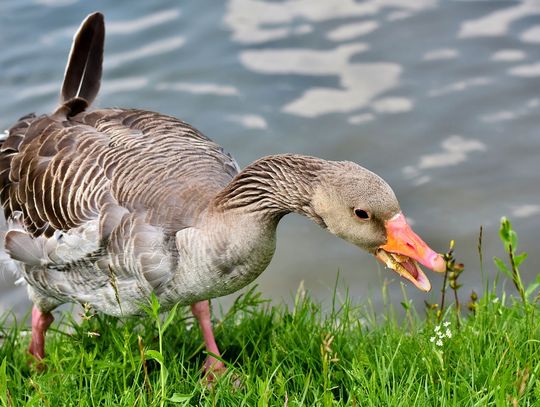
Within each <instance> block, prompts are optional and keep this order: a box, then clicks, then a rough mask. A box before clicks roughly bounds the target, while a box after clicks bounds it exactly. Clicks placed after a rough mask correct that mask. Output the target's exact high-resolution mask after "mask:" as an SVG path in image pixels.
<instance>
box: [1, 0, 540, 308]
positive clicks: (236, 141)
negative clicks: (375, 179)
mask: <svg viewBox="0 0 540 407" xmlns="http://www.w3.org/2000/svg"><path fill="white" fill-rule="evenodd" d="M95 10H100V11H103V12H104V13H105V16H106V24H107V38H106V52H105V71H104V80H103V83H102V90H101V93H100V96H99V99H98V100H97V103H96V105H98V106H101V107H107V106H120V107H138V108H144V109H148V110H155V111H159V112H162V113H167V114H171V115H174V116H177V117H179V118H181V119H183V120H186V121H188V122H190V123H191V124H193V125H195V126H196V127H197V128H199V129H200V130H201V131H203V132H204V133H205V134H206V135H208V136H209V137H211V138H212V139H214V140H216V141H217V142H219V143H220V144H221V145H223V146H224V147H225V148H226V149H227V150H228V151H230V152H231V153H232V154H233V155H234V156H235V157H236V159H237V160H238V162H239V163H240V165H241V166H245V165H246V164H248V163H249V162H251V161H253V160H255V159H257V158H258V157H261V156H263V155H267V154H273V153H283V152H296V153H302V154H310V155H315V156H320V157H323V158H327V159H331V160H351V161H356V162H358V163H359V164H361V165H363V166H365V167H368V168H369V169H371V170H373V171H375V172H377V173H378V174H380V175H381V176H383V178H385V179H386V180H387V181H388V182H389V183H390V184H391V185H392V186H393V188H394V189H395V192H396V194H397V196H398V198H399V199H400V202H401V206H402V209H403V211H404V213H405V214H406V215H407V216H408V217H409V219H410V220H411V222H412V224H413V225H414V229H415V230H416V232H417V233H418V234H420V235H421V236H422V237H423V238H424V240H425V241H427V242H428V243H429V244H430V245H431V246H432V247H433V248H434V249H435V250H438V251H444V250H446V248H447V246H448V242H449V241H450V240H451V239H455V240H456V253H457V257H458V258H459V259H460V260H461V261H463V262H465V265H466V269H465V273H464V275H463V277H462V279H463V283H464V284H465V288H464V294H468V293H469V292H470V289H472V288H476V289H477V290H478V289H479V288H480V287H481V277H480V271H479V270H480V268H479V261H478V255H477V238H478V231H479V227H480V225H483V227H484V259H485V270H486V271H487V272H492V271H493V269H494V267H493V265H492V260H491V258H492V257H493V256H495V255H497V256H502V255H503V253H502V251H501V245H500V243H499V241H498V237H497V230H498V224H499V219H500V217H501V216H503V215H507V216H509V217H510V218H511V219H512V220H513V223H514V226H515V229H516V230H517V231H518V233H519V236H520V249H522V250H526V251H528V252H530V258H529V259H528V260H527V262H526V263H525V265H524V266H523V270H524V273H525V280H526V281H530V280H532V279H533V278H534V277H535V276H536V274H537V273H538V271H539V266H540V258H539V256H538V249H539V243H538V242H539V236H540V221H539V219H540V177H539V174H540V171H539V167H540V165H539V161H540V135H539V134H538V131H539V129H540V115H539V113H540V92H539V91H540V3H535V2H530V3H527V2H509V1H447V2H442V3H437V2H434V1H430V0H415V1H397V0H371V1H365V2H354V1H352V0H332V1H330V0H317V1H315V0H289V1H254V0H231V1H223V2H220V1H201V0H198V1H190V2H178V1H172V0H168V1H167V0H163V1H152V2H150V1H147V2H142V1H141V2H133V1H114V2H105V1H92V2H89V1H74V0H34V1H28V0H2V2H0V50H1V51H0V87H1V89H2V97H1V98H0V128H2V129H3V128H7V127H9V126H10V124H12V122H13V121H14V120H16V119H17V118H18V117H20V116H22V115H24V114H26V113H28V112H38V113H48V112H51V111H52V110H53V109H54V108H55V105H56V102H57V100H58V92H59V89H60V84H61V81H62V75H63V72H64V64H65V61H66V58H67V55H68V51H69V47H70V43H71V38H72V36H73V34H74V32H75V31H76V29H77V27H78V25H79V23H80V22H81V21H82V19H83V18H84V17H85V16H86V15H87V14H88V13H90V12H92V11H95ZM338 271H339V276H340V287H342V288H341V291H342V292H343V290H344V287H348V288H349V290H350V294H351V296H352V297H353V299H354V300H355V301H357V302H361V301H363V300H365V299H367V298H368V297H369V296H371V298H373V300H374V302H375V303H376V304H380V301H381V296H380V287H381V285H382V282H383V281H384V280H385V279H389V280H390V283H389V295H390V297H391V298H392V300H393V301H394V302H396V303H399V301H400V300H401V293H400V290H401V287H400V283H399V279H398V278H397V276H396V275H395V274H394V273H391V272H389V271H387V270H384V269H383V268H382V267H381V266H380V265H379V264H378V263H377V262H376V261H375V259H373V258H372V257H371V256H370V255H368V254H365V253H362V252H360V251H359V250H358V249H357V248H355V247H353V246H351V245H349V244H347V243H345V242H343V241H341V240H340V239H338V238H336V237H333V236H331V235H330V234H328V233H325V232H324V231H322V230H320V228H318V227H317V226H316V225H314V224H312V223H310V222H309V221H307V220H306V219H303V218H300V217H299V216H296V215H291V216H287V217H286V218H285V219H284V220H283V221H282V223H281V225H280V227H279V233H278V247H277V252H276V255H275V257H274V260H273V262H272V264H271V266H270V267H269V268H268V270H267V271H266V272H265V273H264V274H263V275H262V276H261V277H260V278H259V279H258V280H257V281H258V283H259V286H260V289H261V290H262V291H263V292H264V295H265V296H266V297H269V298H272V299H273V300H274V301H276V302H280V301H287V302H289V301H290V300H291V298H292V295H293V293H294V292H295V290H296V288H297V287H298V285H299V284H300V282H301V281H302V280H303V281H304V286H305V287H306V288H307V289H308V290H309V291H310V292H311V293H312V295H313V296H315V297H316V298H318V299H320V300H321V301H324V302H326V303H328V302H329V300H330V298H331V296H332V290H333V286H334V282H335V281H336V275H337V273H338ZM429 276H430V278H431V280H432V283H433V285H434V290H433V291H432V293H430V294H427V295H425V294H423V293H420V292H418V291H417V290H416V289H414V287H411V286H410V285H408V287H407V292H408V295H410V296H412V297H414V298H415V300H416V301H417V302H418V303H421V301H422V300H423V299H428V300H433V299H435V298H437V297H438V290H439V288H440V286H441V281H442V280H441V278H440V276H438V275H437V276H433V277H432V274H429ZM508 288H509V289H510V288H511V287H510V284H508ZM0 296H1V297H0V312H2V311H5V310H7V309H15V310H16V311H17V313H19V314H20V313H24V312H25V311H26V310H27V309H28V308H27V307H28V303H27V302H26V300H25V297H26V295H25V293H24V290H22V289H21V288H20V287H19V288H14V286H13V277H12V276H11V275H8V274H6V273H4V274H3V275H0ZM228 302H230V298H229V299H225V301H224V304H225V305H226V304H227V303H228Z"/></svg>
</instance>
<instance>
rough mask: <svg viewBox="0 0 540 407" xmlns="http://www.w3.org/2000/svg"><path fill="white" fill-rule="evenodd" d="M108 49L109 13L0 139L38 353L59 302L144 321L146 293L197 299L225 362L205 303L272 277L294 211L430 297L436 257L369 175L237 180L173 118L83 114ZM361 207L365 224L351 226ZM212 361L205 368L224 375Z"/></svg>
mask: <svg viewBox="0 0 540 407" xmlns="http://www.w3.org/2000/svg"><path fill="white" fill-rule="evenodd" d="M103 40H104V23H103V16H102V15H101V14H99V13H95V14H92V15H90V16H89V17H88V18H87V19H86V20H85V22H83V24H82V26H81V28H80V30H79V32H78V33H77V35H76V36H75V39H74V42H73V47H72V51H71V54H70V58H69V62H68V66H67V68H66V77H65V78H64V84H63V86H62V91H61V104H60V106H59V107H58V108H57V109H56V111H55V112H54V113H53V114H51V115H42V116H35V115H33V114H31V115H27V116H24V117H22V118H21V119H19V121H18V122H17V123H15V125H14V126H13V127H11V129H9V131H8V135H7V137H6V138H5V139H3V140H1V141H0V142H1V147H0V201H1V203H2V205H3V208H4V214H5V216H6V219H7V220H8V224H9V227H8V231H7V232H6V233H5V235H3V236H2V237H3V239H2V240H3V244H4V248H5V250H6V252H7V253H8V254H9V256H10V257H11V259H12V261H13V262H14V263H13V264H12V265H11V268H15V265H16V266H17V267H18V268H19V269H20V272H21V274H22V276H23V277H24V280H25V281H26V282H27V283H28V290H29V294H30V298H31V300H32V301H33V302H34V304H35V307H34V310H33V313H32V341H31V344H30V352H31V353H32V354H33V355H35V356H36V357H37V358H42V357H43V355H44V334H45V331H46V329H47V327H48V326H49V325H50V323H51V322H52V315H51V314H50V311H51V310H52V309H54V308H55V307H56V306H58V305H59V304H61V303H64V302H79V303H87V304H90V305H92V306H93V307H94V308H95V309H97V310H99V311H103V312H105V313H108V314H111V315H117V316H121V315H128V314H138V313H141V312H142V311H141V310H142V307H141V306H142V305H144V304H145V303H146V302H147V301H148V298H149V296H150V295H151V294H152V293H154V294H155V295H157V297H158V299H159V301H160V302H161V304H162V306H163V309H166V308H167V307H170V306H172V305H174V304H177V303H181V304H192V310H193V312H194V314H195V315H196V316H197V318H198V319H199V322H200V323H201V327H202V329H203V333H204V337H205V341H206V345H207V349H208V350H209V352H211V353H215V354H218V353H219V351H218V349H217V346H216V345H215V342H214V339H213V335H212V332H211V328H210V314H209V309H208V301H207V300H208V299H209V298H215V297H218V296H221V295H225V294H229V293H232V292H234V291H236V290H238V289H240V288H242V287H244V286H245V285H246V284H248V283H250V282H251V281H253V280H254V279H255V278H256V277H257V276H258V275H259V274H260V273H261V272H262V271H263V270H264V269H265V268H266V266H267V265H268V264H269V262H270V260H271V259H272V256H273V254H274V250H275V236H276V227H277V224H278V222H279V220H280V219H281V218H282V217H283V216H284V215H285V214H287V213H289V212H296V213H299V214H302V215H305V216H307V217H309V218H310V219H312V220H313V221H315V222H316V223H318V224H319V225H320V226H322V227H323V228H326V229H328V230H329V231H330V232H332V233H334V234H335V235H337V236H339V237H342V238H344V239H346V240H347V241H349V242H351V243H353V244H355V245H357V246H359V247H361V248H364V249H366V250H368V251H370V252H372V253H373V254H375V255H377V256H378V257H379V258H381V259H383V260H384V261H385V262H386V263H387V264H389V265H390V266H391V267H393V268H395V269H396V270H397V271H398V272H399V273H400V274H401V275H403V276H404V277H405V278H407V279H409V280H410V281H412V282H413V283H414V284H416V285H417V286H418V287H419V288H421V289H429V282H428V281H427V278H426V277H425V276H424V274H423V273H422V271H421V270H420V269H419V268H418V266H417V265H416V262H415V261H414V260H413V259H416V260H418V261H420V262H422V263H423V264H425V265H428V266H429V267H431V268H435V269H441V268H444V267H443V266H441V263H442V259H441V258H440V256H437V255H436V254H435V253H434V252H433V251H431V249H429V248H428V247H427V246H426V245H425V243H423V242H422V241H421V240H420V239H419V238H418V236H416V235H414V233H413V232H412V231H411V230H410V228H408V226H407V225H406V222H405V220H404V217H403V215H402V214H401V213H400V208H399V204H398V202H397V200H396V197H395V195H394V193H393V191H392V189H391V188H390V187H389V186H388V184H386V182H384V181H383V180H382V179H381V178H380V177H378V176H377V175H375V174H373V173H371V172H370V171H368V170H366V169H365V168H362V167H360V166H359V165H357V164H354V163H350V162H333V161H326V160H323V159H319V158H315V157H307V156H302V155H293V154H284V155H275V156H268V157H264V158H261V159H260V160H257V161H255V162H254V163H252V164H251V165H249V166H248V167H246V168H245V169H244V170H243V171H241V172H239V168H238V166H237V164H236V162H235V161H234V159H233V158H232V157H231V156H230V155H229V154H227V153H225V152H224V151H223V149H222V148H221V147H220V146H219V145H217V144H216V143H214V142H213V141H211V140H210V139H209V138H207V137H206V136H204V135H203V134H201V133H200V132H199V131H197V130H196V129H195V128H193V127H191V126H190V125H188V124H187V123H185V122H183V121H181V120H178V119H176V118H174V117H170V116H166V115H162V114H159V113H154V112H148V111H143V110H135V109H97V110H89V106H90V105H91V103H92V101H93V99H94V98H95V96H96V94H97V92H98V90H99V86H100V81H101V63H102V53H103ZM355 208H361V213H365V214H369V216H367V217H366V216H364V217H363V218H362V219H358V218H356V217H355V213H356V212H355ZM400 239H401V240H400ZM396 242H398V243H399V244H401V246H399V245H398V244H397V243H396ZM390 247H391V249H390ZM389 250H391V251H390V252H389ZM381 253H382V254H384V256H383V255H381ZM392 253H396V254H398V253H399V254H400V255H399V257H391V255H392ZM0 257H1V258H2V259H4V258H5V257H6V256H4V255H3V254H2V253H0ZM392 259H393V260H392ZM208 360H209V362H207V366H206V367H207V368H210V367H211V366H214V369H219V368H224V365H223V363H222V362H218V361H217V360H216V359H214V358H213V357H209V359H208Z"/></svg>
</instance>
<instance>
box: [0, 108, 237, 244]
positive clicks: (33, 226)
mask: <svg viewBox="0 0 540 407" xmlns="http://www.w3.org/2000/svg"><path fill="white" fill-rule="evenodd" d="M0 169H1V173H0V177H1V178H0V182H1V185H2V190H1V191H0V200H1V202H2V205H3V206H4V211H5V215H6V217H7V218H9V217H10V216H12V215H13V214H14V213H15V212H21V213H22V221H23V222H24V226H25V229H26V230H27V231H28V232H30V233H31V234H32V235H33V236H34V237H37V236H40V235H41V234H44V235H45V236H47V237H49V236H52V234H53V233H54V231H56V230H60V231H68V230H70V229H72V228H76V227H78V226H81V225H83V224H84V223H85V222H88V221H90V220H92V219H96V218H99V217H102V218H106V216H107V208H116V210H118V209H117V208H123V209H124V210H126V211H129V212H134V211H144V212H146V218H147V220H148V222H149V223H150V224H152V225H155V226H159V227H162V228H164V229H165V230H167V231H169V232H175V231H178V230H180V229H182V228H184V227H189V226H193V225H194V223H195V222H196V220H197V217H198V216H199V215H200V213H201V212H202V211H203V210H204V209H205V208H206V206H207V205H208V203H209V201H210V200H211V198H213V197H214V196H215V195H216V194H217V193H218V192H219V191H221V190H222V189H223V187H224V186H226V185H227V184H228V183H229V182H230V181H231V179H232V178H233V177H234V176H235V175H236V174H237V173H238V166H237V164H236V162H235V161H234V159H233V158H232V157H231V156H230V155H229V154H227V153H225V152H224V151H223V149H222V148H221V147H220V146H219V145H217V144H216V143H214V142H212V141H211V140H210V139H208V138H207V137H205V136H204V135H203V134H201V133H200V132H199V131H197V130H196V129H194V128H193V127H191V126H190V125H188V124H186V123H184V122H183V121H181V120H178V119H176V118H173V117H170V116H165V115H161V114H158V113H153V112H148V111H142V110H133V109H101V110H95V111H91V112H82V113H79V114H78V115H76V116H74V117H71V118H65V119H64V120H56V119H55V118H52V117H49V116H40V117H34V116H26V117H23V118H22V119H21V120H20V121H19V122H18V123H17V124H15V125H14V126H13V127H12V128H11V129H10V130H9V133H8V137H7V139H6V140H5V141H4V143H3V144H2V147H1V148H0ZM104 210H105V213H104ZM102 223H103V222H102ZM100 231H101V234H102V236H101V237H102V238H106V237H107V234H108V233H110V225H106V224H102V225H101V229H100Z"/></svg>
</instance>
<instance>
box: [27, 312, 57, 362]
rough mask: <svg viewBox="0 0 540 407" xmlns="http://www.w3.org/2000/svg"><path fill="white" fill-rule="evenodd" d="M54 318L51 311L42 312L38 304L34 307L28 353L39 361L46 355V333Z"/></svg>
mask: <svg viewBox="0 0 540 407" xmlns="http://www.w3.org/2000/svg"><path fill="white" fill-rule="evenodd" d="M53 320H54V317H53V316H52V314H51V313H50V312H42V311H40V310H39V309H38V308H37V307H36V306H34V307H33V308H32V337H31V339H30V347H29V348H28V353H30V354H31V355H32V356H33V357H34V359H35V360H36V361H38V362H40V361H41V360H42V359H43V358H44V357H45V334H46V332H47V329H49V327H50V326H51V324H52V322H53ZM38 367H39V365H38Z"/></svg>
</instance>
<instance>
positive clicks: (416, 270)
mask: <svg viewBox="0 0 540 407" xmlns="http://www.w3.org/2000/svg"><path fill="white" fill-rule="evenodd" d="M385 227H386V236H387V241H386V244H384V245H382V246H380V247H379V248H378V249H377V251H376V252H375V256H376V257H377V258H378V259H379V260H380V261H382V262H383V263H384V264H386V266H387V267H389V268H391V269H392V270H394V271H395V272H396V273H398V274H399V275H400V276H402V277H404V278H406V279H407V280H409V281H410V282H412V283H413V284H414V285H415V286H416V287H418V288H419V289H420V290H422V291H429V290H431V283H430V282H429V280H428V278H427V277H426V275H425V274H424V272H423V271H422V269H421V268H420V267H419V266H418V263H420V264H423V265H424V266H426V267H427V268H429V269H431V270H433V271H437V272H444V271H445V270H446V263H445V262H444V260H443V258H442V256H441V255H440V254H437V253H435V252H434V251H433V250H432V249H431V248H430V247H429V246H428V245H427V244H426V243H425V242H424V241H423V240H422V239H421V238H420V237H419V236H418V235H417V234H416V233H414V232H413V230H412V229H411V227H410V226H409V225H408V224H407V221H406V220H405V216H403V214H402V213H401V212H400V213H398V214H397V215H396V216H394V217H393V218H392V219H390V220H387V221H386V222H385Z"/></svg>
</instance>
